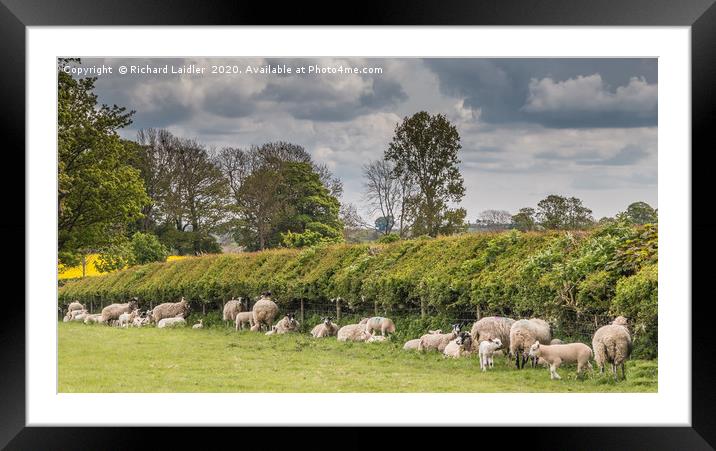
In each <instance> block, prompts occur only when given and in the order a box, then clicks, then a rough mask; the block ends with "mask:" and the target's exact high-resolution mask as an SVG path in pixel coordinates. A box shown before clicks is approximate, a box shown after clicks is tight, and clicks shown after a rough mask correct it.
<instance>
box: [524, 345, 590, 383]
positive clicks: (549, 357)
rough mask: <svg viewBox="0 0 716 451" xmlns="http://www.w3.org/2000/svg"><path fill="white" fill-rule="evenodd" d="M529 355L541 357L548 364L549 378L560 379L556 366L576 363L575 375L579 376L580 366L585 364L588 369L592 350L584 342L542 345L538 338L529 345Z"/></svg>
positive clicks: (580, 372) (582, 366)
mask: <svg viewBox="0 0 716 451" xmlns="http://www.w3.org/2000/svg"><path fill="white" fill-rule="evenodd" d="M529 354H530V357H533V358H537V359H541V360H543V361H544V363H545V364H547V365H549V376H550V379H562V378H561V377H559V374H557V368H559V366H560V365H561V364H563V363H576V364H577V376H581V374H582V368H584V366H585V365H586V366H587V367H588V368H589V369H590V370H591V369H592V364H591V363H589V359H591V358H592V350H591V348H590V347H589V346H587V345H585V344H584V343H568V344H561V345H542V344H540V342H539V340H538V341H535V342H534V343H533V344H532V346H530V352H529Z"/></svg>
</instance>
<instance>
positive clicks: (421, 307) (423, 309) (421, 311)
mask: <svg viewBox="0 0 716 451" xmlns="http://www.w3.org/2000/svg"><path fill="white" fill-rule="evenodd" d="M425 313H426V312H425V299H423V298H420V317H421V318H425Z"/></svg>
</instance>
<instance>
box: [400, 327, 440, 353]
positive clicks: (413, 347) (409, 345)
mask: <svg viewBox="0 0 716 451" xmlns="http://www.w3.org/2000/svg"><path fill="white" fill-rule="evenodd" d="M428 333H429V334H441V333H443V331H442V329H437V330H429V331H428ZM419 344H420V338H415V339H413V340H408V341H406V342H405V344H404V345H403V350H405V351H417V350H418V345H419Z"/></svg>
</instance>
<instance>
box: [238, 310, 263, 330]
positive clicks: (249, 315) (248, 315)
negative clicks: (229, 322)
mask: <svg viewBox="0 0 716 451" xmlns="http://www.w3.org/2000/svg"><path fill="white" fill-rule="evenodd" d="M234 324H235V325H236V330H237V331H239V330H243V328H244V324H248V325H249V327H252V326H253V325H254V312H239V313H237V314H236V320H235V321H234ZM251 330H253V329H251ZM257 330H258V329H257Z"/></svg>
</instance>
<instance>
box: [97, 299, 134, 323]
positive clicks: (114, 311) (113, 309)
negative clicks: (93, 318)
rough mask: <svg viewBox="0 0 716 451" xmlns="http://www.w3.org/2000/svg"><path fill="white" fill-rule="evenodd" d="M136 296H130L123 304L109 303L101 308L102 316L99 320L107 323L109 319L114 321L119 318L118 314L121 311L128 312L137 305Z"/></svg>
mask: <svg viewBox="0 0 716 451" xmlns="http://www.w3.org/2000/svg"><path fill="white" fill-rule="evenodd" d="M138 306H139V305H138V301H137V298H132V300H130V301H129V302H127V303H125V304H111V305H108V306H107V307H105V308H103V309H102V318H101V319H100V322H101V323H103V324H108V323H109V322H110V321H116V320H118V319H119V315H121V314H122V313H129V312H131V311H132V310H134V309H136V308H137V307H138Z"/></svg>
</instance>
